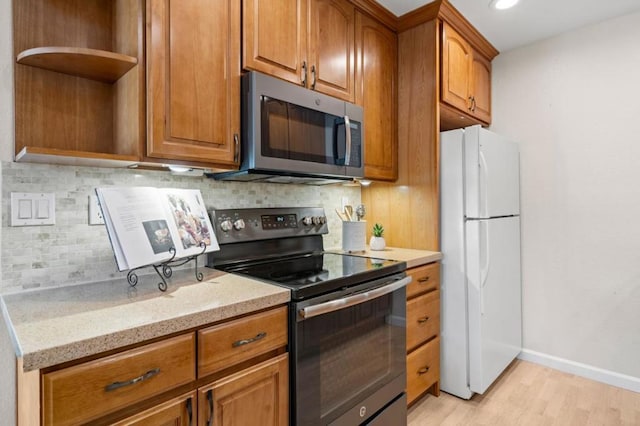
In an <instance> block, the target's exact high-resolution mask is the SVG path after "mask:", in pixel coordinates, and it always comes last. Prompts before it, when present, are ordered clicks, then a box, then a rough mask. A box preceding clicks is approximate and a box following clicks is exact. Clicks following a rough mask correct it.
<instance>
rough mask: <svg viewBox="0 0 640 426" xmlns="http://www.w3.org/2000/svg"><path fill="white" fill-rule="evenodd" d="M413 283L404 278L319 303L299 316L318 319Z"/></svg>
mask: <svg viewBox="0 0 640 426" xmlns="http://www.w3.org/2000/svg"><path fill="white" fill-rule="evenodd" d="M410 282H411V277H410V276H408V277H404V278H402V279H400V280H397V281H393V282H392V283H391V284H387V285H384V286H381V287H377V288H375V289H373V290H368V291H363V292H362V293H358V294H354V295H352V296H348V297H344V298H342V299H337V300H331V301H329V302H323V303H319V304H317V305H311V306H306V307H304V308H302V309H300V311H298V312H299V314H300V316H301V317H302V318H304V319H308V318H312V317H316V316H318V315H322V314H327V313H329V312H333V311H337V310H340V309H344V308H348V307H349V306H353V305H358V304H360V303H364V302H366V301H369V300H373V299H375V298H378V297H380V296H384V295H385V294H389V293H392V292H394V291H396V290H398V289H401V288H402V287H404V286H406V285H407V284H409V283H410Z"/></svg>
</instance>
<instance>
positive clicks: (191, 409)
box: [187, 398, 193, 426]
mask: <svg viewBox="0 0 640 426" xmlns="http://www.w3.org/2000/svg"><path fill="white" fill-rule="evenodd" d="M191 404H192V402H191V398H189V399H187V415H188V416H189V426H191V425H192V424H193V407H191Z"/></svg>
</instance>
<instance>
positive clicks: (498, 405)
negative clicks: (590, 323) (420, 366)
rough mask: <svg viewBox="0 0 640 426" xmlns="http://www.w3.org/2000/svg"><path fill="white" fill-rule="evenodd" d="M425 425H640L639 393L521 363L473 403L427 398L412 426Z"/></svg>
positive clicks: (419, 404) (412, 412)
mask: <svg viewBox="0 0 640 426" xmlns="http://www.w3.org/2000/svg"><path fill="white" fill-rule="evenodd" d="M423 425H425V426H426V425H465V426H466V425H491V426H501V425H509V426H511V425H545V426H546V425H562V426H565V425H566V426H573V425H576V426H583V425H606V426H608V425H640V393H635V392H632V391H628V390H625V389H620V388H616V387H613V386H608V385H605V384H602V383H599V382H594V381H592V380H588V379H584V378H582V377H578V376H574V375H572V374H567V373H563V372H560V371H557V370H553V369H551V368H547V367H543V366H541V365H538V364H533V363H530V362H527V361H521V360H516V361H514V362H513V363H512V364H511V365H510V366H509V367H508V368H507V370H506V371H505V372H504V373H503V374H502V375H501V376H500V377H499V378H498V380H497V381H496V382H495V383H494V384H493V385H492V386H491V387H490V388H489V389H488V390H487V392H485V394H484V395H474V396H473V397H472V398H471V400H469V401H465V400H463V399H460V398H457V397H454V396H452V395H449V394H447V393H444V392H441V393H440V397H438V398H436V397H434V396H432V395H427V396H425V397H423V398H422V399H421V400H420V401H418V402H417V403H416V404H415V405H414V406H413V407H411V408H410V409H409V415H408V426H423Z"/></svg>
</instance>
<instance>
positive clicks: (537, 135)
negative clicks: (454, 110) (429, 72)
mask: <svg viewBox="0 0 640 426" xmlns="http://www.w3.org/2000/svg"><path fill="white" fill-rule="evenodd" d="M639 76H640V14H639V13H635V14H630V15H626V16H623V17H619V18H615V19H612V20H609V21H605V22H603V23H600V24H597V25H592V26H589V27H585V28H582V29H579V30H575V31H572V32H569V33H566V34H563V35H561V36H558V37H554V38H551V39H548V40H544V41H541V42H538V43H535V44H532V45H529V46H526V47H522V48H518V49H515V50H511V51H509V52H506V53H504V54H501V55H499V56H498V57H497V58H496V59H495V60H494V62H493V120H494V121H493V125H492V130H494V131H496V132H499V133H502V134H505V135H507V136H510V137H511V138H513V139H515V140H517V141H519V142H520V145H521V179H522V180H521V188H522V193H521V194H522V195H521V203H522V260H523V265H522V274H523V312H524V324H523V328H524V330H523V332H524V347H525V349H528V350H530V351H535V352H539V353H541V354H545V355H551V356H555V357H560V358H564V359H566V360H569V361H573V362H578V363H584V364H587V365H589V366H594V367H598V368H601V369H604V370H610V371H612V372H617V373H620V374H624V375H628V376H633V377H635V378H640V362H639V360H640V131H639V130H638V124H640V77H639ZM633 377H632V379H633ZM639 383H640V382H639Z"/></svg>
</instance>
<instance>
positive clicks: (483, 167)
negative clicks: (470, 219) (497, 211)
mask: <svg viewBox="0 0 640 426" xmlns="http://www.w3.org/2000/svg"><path fill="white" fill-rule="evenodd" d="M479 154H480V180H481V182H482V188H481V190H480V191H481V192H480V198H481V201H482V202H483V206H482V207H483V208H484V211H482V212H480V215H481V216H482V217H488V216H489V181H488V180H489V169H488V167H487V159H486V158H485V157H484V154H483V153H482V150H479ZM478 204H479V203H478Z"/></svg>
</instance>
